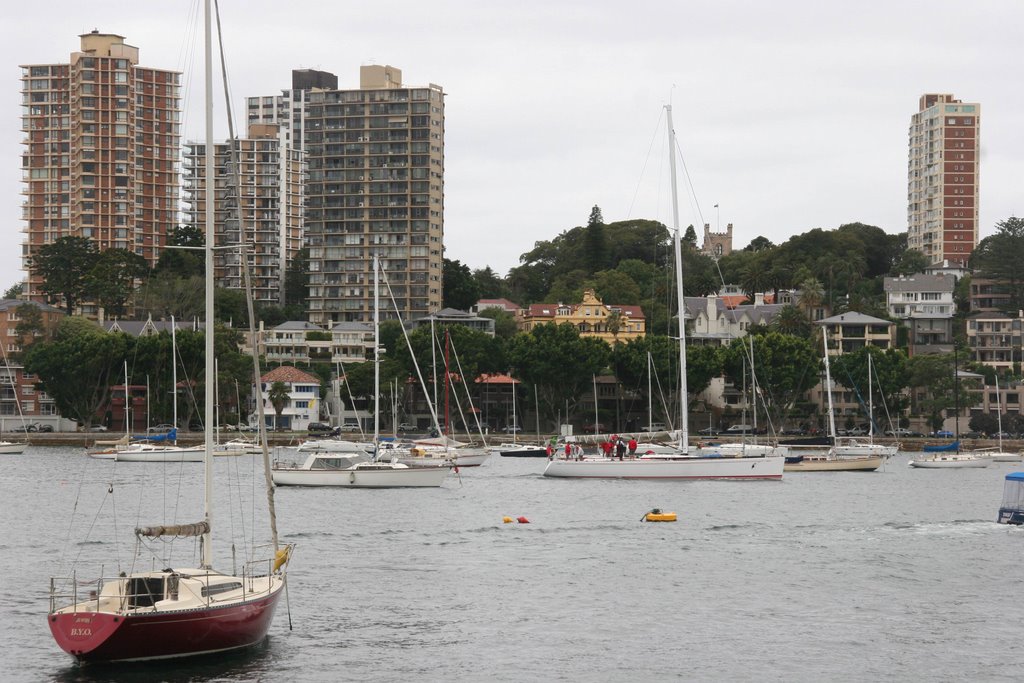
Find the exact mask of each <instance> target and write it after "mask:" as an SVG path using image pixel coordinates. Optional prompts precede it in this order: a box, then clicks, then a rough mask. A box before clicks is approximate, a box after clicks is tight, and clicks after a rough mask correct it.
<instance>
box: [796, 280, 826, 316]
mask: <svg viewBox="0 0 1024 683" xmlns="http://www.w3.org/2000/svg"><path fill="white" fill-rule="evenodd" d="M824 298H825V288H824V287H823V286H822V284H821V281H819V280H818V278H816V277H809V278H807V279H806V280H804V281H803V282H801V283H800V308H803V309H804V310H805V311H807V319H808V320H811V316H812V315H813V314H814V309H815V308H817V307H818V306H820V305H821V302H822V300H823V299H824Z"/></svg>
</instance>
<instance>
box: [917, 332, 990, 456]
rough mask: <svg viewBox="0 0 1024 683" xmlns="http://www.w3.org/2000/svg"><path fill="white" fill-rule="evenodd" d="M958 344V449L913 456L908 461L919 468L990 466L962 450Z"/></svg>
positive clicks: (955, 384) (955, 387)
mask: <svg viewBox="0 0 1024 683" xmlns="http://www.w3.org/2000/svg"><path fill="white" fill-rule="evenodd" d="M957 365H958V364H957V357H956V345H955V344H954V345H953V404H954V407H955V409H956V441H954V443H955V444H956V445H957V450H956V451H940V452H933V453H931V454H930V455H923V456H921V457H918V458H911V459H910V461H909V462H908V463H907V464H908V465H909V466H911V467H916V468H919V469H933V470H934V469H966V468H977V467H988V465H989V462H991V461H990V460H989V459H988V458H979V457H978V456H977V454H975V453H965V452H962V451H960V370H959V368H958V367H957Z"/></svg>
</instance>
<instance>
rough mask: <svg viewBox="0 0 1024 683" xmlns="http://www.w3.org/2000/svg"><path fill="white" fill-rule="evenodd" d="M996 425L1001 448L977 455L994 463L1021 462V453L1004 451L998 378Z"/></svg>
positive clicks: (997, 379)
mask: <svg viewBox="0 0 1024 683" xmlns="http://www.w3.org/2000/svg"><path fill="white" fill-rule="evenodd" d="M996 423H997V425H998V429H999V447H998V449H996V450H994V451H985V450H979V451H975V454H976V455H978V456H980V457H983V458H988V459H989V460H991V461H992V462H1020V461H1021V453H1020V451H1017V452H1016V453H1011V452H1009V451H1004V450H1003V406H1002V396H1001V395H1000V393H999V378H998V377H996Z"/></svg>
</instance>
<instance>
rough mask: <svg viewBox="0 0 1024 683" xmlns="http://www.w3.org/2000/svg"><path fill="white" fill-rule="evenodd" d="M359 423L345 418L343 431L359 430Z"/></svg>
mask: <svg viewBox="0 0 1024 683" xmlns="http://www.w3.org/2000/svg"><path fill="white" fill-rule="evenodd" d="M359 429H360V428H359V423H358V422H356V421H355V420H345V421H344V422H343V423H342V425H341V431H343V432H358V431H359Z"/></svg>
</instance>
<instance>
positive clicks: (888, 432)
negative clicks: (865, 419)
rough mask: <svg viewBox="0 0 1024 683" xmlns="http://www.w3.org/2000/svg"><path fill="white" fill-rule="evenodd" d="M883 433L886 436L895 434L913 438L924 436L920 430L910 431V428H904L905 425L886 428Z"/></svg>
mask: <svg viewBox="0 0 1024 683" xmlns="http://www.w3.org/2000/svg"><path fill="white" fill-rule="evenodd" d="M885 435H886V436H895V437H897V438H899V437H910V438H914V437H920V436H924V434H922V433H921V432H915V431H912V430H910V429H906V428H905V427H899V428H898V429H887V430H885Z"/></svg>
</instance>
